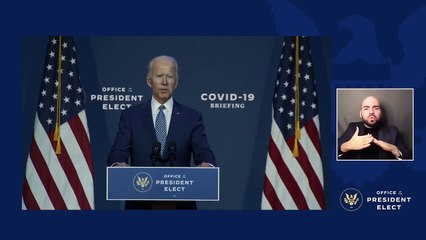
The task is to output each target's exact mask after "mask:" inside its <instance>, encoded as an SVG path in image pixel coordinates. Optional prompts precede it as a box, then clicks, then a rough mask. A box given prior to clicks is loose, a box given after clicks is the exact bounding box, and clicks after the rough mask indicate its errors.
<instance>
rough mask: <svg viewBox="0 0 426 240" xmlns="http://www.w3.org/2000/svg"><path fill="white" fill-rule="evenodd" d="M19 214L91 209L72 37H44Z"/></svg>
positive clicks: (81, 99)
mask: <svg viewBox="0 0 426 240" xmlns="http://www.w3.org/2000/svg"><path fill="white" fill-rule="evenodd" d="M45 62H46V63H45V65H44V70H43V76H38V77H36V76H35V77H34V78H35V79H37V78H38V79H40V77H41V79H42V80H41V86H40V94H39V100H38V103H37V106H36V108H37V109H36V113H35V121H34V134H33V138H32V142H31V149H30V151H29V154H28V158H27V164H26V172H25V179H24V186H23V193H22V209H24V210H37V209H40V210H48V209H58V210H59V209H60V210H64V209H76V210H78V209H84V210H91V209H94V208H95V205H94V191H93V163H92V152H91V149H90V135H89V129H88V125H87V117H86V113H85V109H84V97H85V96H84V91H83V88H82V87H81V83H80V77H79V71H78V64H77V56H76V49H75V46H74V40H73V38H72V37H50V38H49V40H48V46H47V50H46V61H45Z"/></svg>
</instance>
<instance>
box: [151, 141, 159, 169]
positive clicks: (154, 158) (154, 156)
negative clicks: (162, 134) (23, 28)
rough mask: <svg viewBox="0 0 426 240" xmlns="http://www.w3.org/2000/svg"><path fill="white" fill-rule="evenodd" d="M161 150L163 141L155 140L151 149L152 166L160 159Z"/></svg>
mask: <svg viewBox="0 0 426 240" xmlns="http://www.w3.org/2000/svg"><path fill="white" fill-rule="evenodd" d="M160 152H161V143H160V142H158V141H154V143H153V144H152V150H151V156H150V158H151V163H152V166H155V164H156V162H157V161H159V160H160Z"/></svg>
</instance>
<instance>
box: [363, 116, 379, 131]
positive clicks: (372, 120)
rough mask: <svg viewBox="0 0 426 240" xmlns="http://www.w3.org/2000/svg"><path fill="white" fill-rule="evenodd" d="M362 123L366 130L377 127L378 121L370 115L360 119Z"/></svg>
mask: <svg viewBox="0 0 426 240" xmlns="http://www.w3.org/2000/svg"><path fill="white" fill-rule="evenodd" d="M362 121H363V122H364V125H365V126H366V127H368V128H373V127H375V126H377V125H378V123H379V120H378V119H377V117H376V115H374V114H370V115H368V117H367V118H364V117H363V118H362Z"/></svg>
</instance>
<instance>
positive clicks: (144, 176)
mask: <svg viewBox="0 0 426 240" xmlns="http://www.w3.org/2000/svg"><path fill="white" fill-rule="evenodd" d="M133 187H134V188H135V189H136V191H138V192H142V193H144V192H148V191H149V190H150V189H151V187H152V177H151V175H149V174H148V173H146V172H140V173H138V174H136V175H135V176H134V177H133Z"/></svg>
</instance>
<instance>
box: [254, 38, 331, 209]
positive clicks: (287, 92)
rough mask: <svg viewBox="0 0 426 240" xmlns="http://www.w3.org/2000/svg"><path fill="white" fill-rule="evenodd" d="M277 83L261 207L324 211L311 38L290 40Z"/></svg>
mask: <svg viewBox="0 0 426 240" xmlns="http://www.w3.org/2000/svg"><path fill="white" fill-rule="evenodd" d="M274 83H275V92H274V96H273V100H272V125H271V135H270V138H269V149H268V154H267V159H266V167H265V177H264V188H263V194H262V205H261V208H262V209H274V210H278V209H283V210H315V209H317V210H321V209H324V208H325V202H324V180H323V169H322V161H321V149H320V134H319V126H320V125H319V118H318V95H317V92H316V87H315V78H314V68H313V64H312V59H311V51H310V45H309V37H285V39H284V42H283V46H282V54H281V60H280V65H279V68H278V76H277V79H275V81H274Z"/></svg>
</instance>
